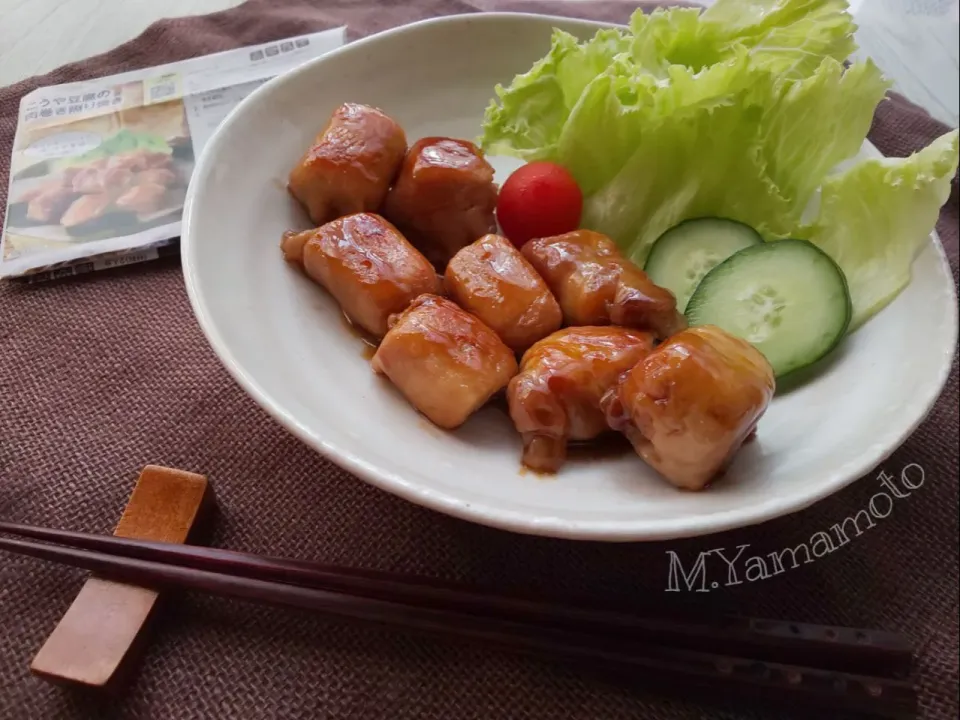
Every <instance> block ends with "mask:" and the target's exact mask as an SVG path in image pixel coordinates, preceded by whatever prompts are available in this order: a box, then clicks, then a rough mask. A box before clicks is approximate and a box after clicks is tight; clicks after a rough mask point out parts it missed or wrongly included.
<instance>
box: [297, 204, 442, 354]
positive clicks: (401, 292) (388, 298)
mask: <svg viewBox="0 0 960 720" xmlns="http://www.w3.org/2000/svg"><path fill="white" fill-rule="evenodd" d="M281 248H282V250H283V254H284V256H285V257H286V258H287V260H289V261H290V262H294V263H297V264H300V265H301V266H302V267H303V270H304V272H306V274H307V275H308V276H309V277H310V278H311V279H312V280H314V281H315V282H317V283H319V284H320V285H322V286H323V287H324V288H326V289H327V291H328V292H329V293H330V294H331V295H333V297H334V299H336V301H337V302H338V303H339V304H340V307H341V308H342V309H343V312H344V314H345V315H346V316H347V317H348V318H349V319H350V321H351V322H352V323H353V324H354V325H357V326H359V327H361V328H363V329H364V330H366V331H367V332H368V333H370V334H371V335H373V336H374V337H377V338H380V337H383V335H384V334H385V333H386V332H387V321H388V319H389V318H390V316H391V315H392V314H394V313H398V312H402V311H403V310H405V309H406V307H407V305H409V304H410V302H411V301H413V299H414V298H416V297H417V296H418V295H421V294H423V293H438V292H440V279H439V278H438V277H437V273H436V272H435V271H434V269H433V266H432V265H431V264H430V263H429V262H427V259H426V258H425V257H423V255H421V254H420V252H419V251H418V250H417V249H416V248H415V247H413V245H411V244H410V243H409V242H407V240H406V238H404V237H403V235H401V234H400V233H399V232H398V231H397V229H396V228H395V227H394V226H393V225H391V224H390V223H389V222H387V221H386V220H384V219H383V218H382V217H380V216H379V215H375V214H373V213H357V214H355V215H348V216H347V217H344V218H339V219H337V220H333V221H332V222H329V223H326V224H325V225H322V226H320V227H318V228H317V229H316V230H307V231H305V232H301V233H288V234H286V235H284V237H283V239H282V241H281Z"/></svg>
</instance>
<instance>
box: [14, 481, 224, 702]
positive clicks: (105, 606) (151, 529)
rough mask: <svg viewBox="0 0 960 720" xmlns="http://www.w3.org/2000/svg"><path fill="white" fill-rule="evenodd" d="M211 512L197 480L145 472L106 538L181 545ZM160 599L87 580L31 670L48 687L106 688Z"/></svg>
mask: <svg viewBox="0 0 960 720" xmlns="http://www.w3.org/2000/svg"><path fill="white" fill-rule="evenodd" d="M213 505H214V497H213V490H212V488H211V486H210V483H209V482H208V481H207V478H205V477H204V476H202V475H196V474H194V473H190V472H185V471H183V470H174V469H172V468H166V467H160V466H156V465H148V466H146V467H145V468H143V471H142V472H141V473H140V478H139V479H138V480H137V485H136V487H135V488H134V490H133V494H132V495H131V496H130V500H129V502H128V503H127V507H126V508H125V509H124V511H123V515H122V516H121V518H120V522H119V523H118V524H117V528H116V530H115V531H114V533H113V534H114V535H115V536H117V537H124V538H134V539H139V540H155V541H159V542H171V543H183V542H186V540H187V539H188V537H190V536H192V535H193V534H194V533H195V532H196V530H197V528H198V527H199V526H200V525H201V524H202V523H203V520H204V517H205V516H207V515H208V514H209V511H211V510H212V509H213ZM159 599H160V596H159V593H157V592H156V591H155V590H149V589H147V588H143V587H139V586H136V585H128V584H124V583H118V582H114V581H111V580H106V579H103V578H99V577H91V578H89V579H88V580H87V581H86V583H84V585H83V587H82V588H81V590H80V592H79V594H78V595H77V597H76V599H75V600H74V601H73V604H72V605H71V606H70V608H69V609H68V610H67V612H66V614H65V615H64V616H63V619H62V620H61V621H60V623H59V624H58V625H57V627H56V628H55V629H54V631H53V632H52V633H51V634H50V637H49V638H47V641H46V642H45V643H44V645H43V647H41V648H40V651H39V652H38V653H37V655H36V657H34V659H33V663H31V665H30V670H31V671H32V672H33V673H34V674H36V675H37V676H38V677H41V678H43V679H44V680H48V681H50V682H55V683H61V684H69V685H79V686H83V687H89V688H100V689H110V688H112V687H113V686H114V685H115V684H116V683H119V682H120V681H121V679H122V677H123V676H124V675H125V674H126V672H127V671H128V670H129V669H130V667H131V666H132V665H133V664H135V663H136V660H137V658H138V657H139V650H140V649H141V648H142V646H143V644H144V638H145V635H146V633H147V632H148V623H149V620H150V618H151V617H152V616H153V614H154V611H155V609H156V607H157V604H158V601H159Z"/></svg>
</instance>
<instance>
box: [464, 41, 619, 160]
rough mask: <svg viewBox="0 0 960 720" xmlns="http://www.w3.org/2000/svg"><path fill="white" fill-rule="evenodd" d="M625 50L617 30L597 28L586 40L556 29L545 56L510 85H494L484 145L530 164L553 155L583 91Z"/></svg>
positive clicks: (494, 152) (486, 116)
mask: <svg viewBox="0 0 960 720" xmlns="http://www.w3.org/2000/svg"><path fill="white" fill-rule="evenodd" d="M626 48H627V41H626V38H625V36H624V34H623V33H621V32H620V31H619V30H600V31H599V32H597V33H596V35H595V36H594V37H593V38H591V39H590V40H588V41H587V42H584V43H580V42H578V41H577V39H576V38H575V37H574V36H573V35H571V34H570V33H567V32H563V31H562V30H555V31H554V33H553V39H552V43H551V47H550V52H549V53H548V54H547V55H546V56H545V57H543V58H542V59H540V60H538V61H537V62H536V63H535V64H534V66H533V67H532V68H531V69H530V70H529V71H528V72H526V73H524V74H523V75H518V76H517V77H516V78H514V80H513V82H512V83H511V84H510V87H509V88H504V87H503V86H502V85H497V86H496V88H495V89H494V92H495V93H496V95H497V99H498V100H499V103H498V102H497V101H494V102H491V103H490V106H489V107H488V108H487V111H486V115H485V117H484V123H483V140H482V143H483V146H484V149H485V150H486V151H487V152H488V153H490V154H498V153H502V154H505V155H513V156H515V157H518V158H521V159H523V160H526V161H528V162H532V161H534V160H543V159H546V158H549V157H551V156H552V155H553V154H554V153H555V152H556V144H557V142H558V141H559V138H560V133H561V131H562V130H563V126H564V124H565V123H566V121H567V118H568V117H569V116H570V112H571V111H572V109H573V107H574V105H576V103H577V102H578V101H579V99H580V95H581V94H582V92H583V89H584V88H585V87H586V86H587V85H588V84H589V83H590V81H592V80H593V79H594V78H595V77H596V76H597V75H599V74H600V73H602V72H604V71H605V70H606V69H607V67H608V66H609V65H610V63H611V62H612V61H613V59H614V58H615V57H616V56H617V55H618V54H619V53H621V52H623V51H625V50H626Z"/></svg>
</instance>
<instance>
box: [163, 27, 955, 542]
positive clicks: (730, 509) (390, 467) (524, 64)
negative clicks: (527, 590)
mask: <svg viewBox="0 0 960 720" xmlns="http://www.w3.org/2000/svg"><path fill="white" fill-rule="evenodd" d="M555 26H559V27H562V28H564V29H566V30H568V31H570V32H572V33H574V34H576V35H579V36H583V37H588V36H590V35H592V34H593V32H594V31H595V30H596V28H597V27H598V26H597V25H596V24H592V23H585V22H578V21H571V20H568V19H561V18H545V17H542V16H533V15H516V14H485V15H468V16H459V17H448V18H443V19H437V20H430V21H426V22H421V23H417V24H414V25H410V26H406V27H403V28H399V29H396V30H392V31H389V32H386V33H383V34H381V35H377V36H375V37H371V38H368V39H365V40H362V41H359V42H355V43H352V44H350V45H348V46H346V47H344V48H342V49H339V50H337V51H334V52H332V53H330V54H329V55H327V56H325V57H323V58H320V59H318V60H316V61H313V62H311V63H308V64H307V65H305V66H302V67H300V68H299V69H296V70H294V71H292V72H289V73H287V74H286V75H283V76H281V77H279V78H277V79H275V80H273V81H271V82H270V83H267V84H266V85H264V86H263V87H262V88H260V89H259V90H258V91H256V92H255V93H253V94H252V95H251V96H250V97H249V98H247V99H246V100H245V101H244V102H243V103H242V104H241V105H240V106H239V107H238V108H236V110H235V111H234V112H233V113H232V114H231V115H230V116H229V118H227V120H226V121H225V122H224V123H223V124H222V125H221V127H220V128H219V130H218V131H217V132H216V134H215V135H214V136H213V138H212V139H211V141H210V142H209V144H208V146H207V148H206V150H205V152H204V153H203V156H202V158H201V159H200V161H199V164H198V165H197V168H196V171H195V174H194V178H193V182H192V184H191V186H190V192H189V197H188V200H187V204H186V210H185V218H184V225H183V246H182V255H183V266H184V274H185V277H186V283H187V288H188V291H189V294H190V299H191V302H192V303H193V308H194V311H195V313H196V315H197V318H198V319H199V322H200V324H201V326H202V328H203V331H204V332H205V333H206V335H207V337H208V339H209V341H210V343H211V344H212V346H213V348H214V350H215V351H216V352H217V354H218V355H219V356H220V358H221V360H222V361H223V363H224V364H225V365H226V367H227V369H228V370H229V371H230V372H231V373H232V374H233V376H234V377H235V378H236V379H237V381H238V382H239V383H240V384H241V385H242V386H243V388H244V389H245V390H246V391H247V392H248V393H249V394H250V395H251V396H252V397H253V398H254V399H255V400H256V401H257V402H258V403H260V405H262V406H263V407H264V408H266V410H267V411H268V412H269V413H270V414H271V415H272V416H273V417H274V418H276V420H278V421H279V422H280V423H282V424H283V425H284V426H285V427H286V428H287V429H288V430H290V431H291V432H292V433H294V434H295V435H296V436H297V437H299V438H300V439H301V440H302V441H303V442H305V443H307V444H308V445H310V446H311V447H313V448H315V449H316V450H317V451H319V452H321V453H323V454H324V455H325V456H327V457H329V458H330V459H331V460H333V461H334V462H336V463H337V464H339V465H341V466H342V467H344V468H346V469H347V470H349V471H351V472H353V473H354V474H356V475H357V476H358V477H360V478H362V479H363V480H366V481H368V482H370V483H372V484H374V485H376V486H377V487H379V488H382V489H384V490H387V491H389V492H391V493H395V494H396V495H398V496H400V497H403V498H406V499H407V500H410V501H412V502H415V503H419V504H421V505H425V506H427V507H430V508H433V509H435V510H438V511H440V512H444V513H448V514H451V515H455V516H458V517H461V518H465V519H467V520H471V521H475V522H478V523H483V524H486V525H491V526H494V527H499V528H504V529H509V530H513V531H519V532H525V533H534V534H539V535H551V536H558V537H567V538H580V539H592V540H610V541H626V540H658V539H667V538H675V537H683V536H691V535H701V534H706V533H711V532H716V531H720V530H725V529H729V528H733V527H738V526H743V525H749V524H753V523H758V522H761V521H764V520H768V519H770V518H774V517H777V516H780V515H784V514H786V513H790V512H794V511H796V510H799V509H801V508H803V507H805V506H808V505H810V504H811V503H813V502H815V501H817V500H819V499H821V498H824V497H826V496H828V495H830V494H831V493H834V492H836V491H837V490H839V489H841V488H842V487H844V486H845V485H847V484H848V483H850V482H852V481H853V480H855V479H856V478H858V477H860V476H862V475H864V474H865V473H868V472H869V471H870V470H871V469H872V468H874V467H875V466H877V465H878V464H879V463H880V462H881V461H882V460H883V459H884V458H885V457H887V455H889V454H890V453H891V452H892V451H893V450H894V449H895V448H896V447H897V446H898V445H900V444H901V443H902V442H903V441H904V440H905V439H906V437H907V436H908V435H909V434H910V433H911V431H913V430H914V428H916V426H917V425H918V424H919V423H920V421H921V420H922V419H923V417H924V416H925V415H926V413H927V412H928V411H929V409H930V407H931V406H932V405H933V403H934V401H935V400H936V398H937V396H938V395H939V393H940V391H941V389H942V387H943V385H944V383H945V381H946V378H947V374H948V372H949V369H950V363H951V359H952V356H953V353H954V349H955V347H956V342H957V309H956V302H957V301H956V296H955V292H954V287H953V281H952V279H951V275H950V270H949V267H948V265H947V262H946V259H945V257H944V254H943V250H942V248H941V247H940V244H939V242H938V241H937V240H936V238H935V237H932V238H931V240H930V242H929V244H928V245H927V246H926V247H925V248H924V250H923V252H922V253H921V254H920V256H919V257H918V258H917V260H916V262H915V264H914V268H913V272H914V280H913V282H912V284H911V285H910V286H909V287H908V288H907V289H906V290H905V291H904V292H903V293H902V294H901V295H900V296H899V297H898V298H897V299H896V301H895V302H893V303H892V304H891V305H890V306H888V307H887V308H886V309H885V310H884V311H883V312H881V313H880V314H879V315H877V316H876V317H874V318H873V319H872V320H871V321H870V322H868V323H867V324H866V325H865V326H864V327H863V328H862V329H860V330H859V331H858V332H857V333H855V334H854V335H852V336H851V337H849V338H848V339H847V340H846V341H845V342H844V344H843V345H842V347H841V349H839V350H838V351H837V352H835V353H834V357H833V361H832V362H831V363H830V364H829V366H828V367H826V368H824V369H823V371H822V372H821V373H820V374H819V375H818V376H817V377H816V378H815V380H813V381H812V382H809V383H808V384H806V385H804V386H802V387H800V388H799V389H796V390H795V391H793V392H790V393H787V394H784V395H782V396H779V397H777V398H776V399H775V400H774V401H773V403H772V405H771V407H770V409H769V411H768V412H767V415H766V416H765V417H764V418H763V420H762V422H761V424H760V426H759V435H758V440H757V442H754V443H750V444H749V445H748V446H747V447H745V448H744V449H743V450H742V451H741V452H740V453H739V455H738V456H737V459H736V461H735V463H734V464H733V466H732V467H731V469H730V471H729V473H728V476H727V477H726V479H725V480H724V481H723V482H721V483H718V484H717V485H716V486H714V487H712V488H711V489H709V490H708V491H706V492H702V493H698V494H691V493H684V492H678V491H677V490H675V489H673V488H672V487H671V486H669V485H668V484H666V483H665V482H664V481H662V480H660V479H658V477H657V476H656V475H654V473H653V472H652V471H651V470H650V469H649V468H648V467H646V466H645V465H644V464H643V463H642V462H641V461H640V459H639V458H637V457H635V456H632V455H630V456H622V457H617V458H608V459H602V460H594V461H580V462H576V461H575V462H571V463H570V464H568V465H567V466H566V467H564V468H563V470H562V472H561V473H560V474H559V475H558V476H557V477H555V478H553V479H550V480H544V479H540V478H538V477H537V476H535V475H533V474H524V473H522V472H521V470H520V463H519V457H520V441H519V437H518V436H517V434H516V432H515V431H514V429H513V428H512V426H511V424H510V422H509V419H508V418H507V417H506V415H505V414H503V412H502V411H500V410H497V409H495V408H493V407H488V408H486V409H484V410H482V411H481V412H479V413H477V414H476V415H475V416H473V417H472V418H471V419H470V420H469V421H468V423H467V424H466V425H465V426H464V427H462V428H461V429H460V430H459V431H457V432H452V433H451V432H444V431H441V430H440V429H438V428H436V427H434V426H432V425H431V424H430V423H429V422H428V421H426V420H425V419H423V418H422V417H421V416H419V415H418V414H417V413H416V411H414V409H413V408H412V407H411V406H410V405H408V404H407V403H406V402H405V401H404V400H402V399H401V397H400V396H399V394H398V393H397V392H396V391H395V390H394V389H393V388H392V387H391V386H390V385H389V384H388V383H387V382H386V381H383V380H381V379H380V378H378V377H376V376H375V375H374V374H373V372H372V371H371V369H370V366H369V363H368V361H367V359H366V358H365V357H364V348H363V346H362V344H361V342H360V340H359V339H358V338H357V337H355V336H354V335H352V334H351V333H350V332H348V330H347V329H346V328H345V325H344V322H343V320H342V319H341V318H342V316H341V313H340V311H339V309H338V308H337V305H336V304H335V303H334V302H333V300H332V299H331V298H330V297H329V296H328V295H326V294H325V293H324V292H323V291H322V290H321V289H320V288H318V287H317V286H316V285H314V284H312V283H311V282H310V281H309V280H307V279H306V278H305V277H303V276H302V275H301V274H300V273H298V272H296V271H295V270H293V269H291V267H289V266H288V265H287V264H286V263H284V262H283V260H282V258H281V254H280V250H279V248H278V241H279V238H280V235H281V233H282V232H283V231H284V230H287V229H289V228H296V227H307V224H306V222H305V216H304V215H303V214H302V212H301V211H300V209H299V208H298V207H297V206H296V204H295V203H294V202H293V201H292V200H291V199H290V198H289V197H288V195H287V193H286V191H285V181H286V177H287V174H288V172H289V170H290V168H291V167H292V166H293V165H294V163H295V162H296V161H297V159H298V158H299V156H300V155H301V153H302V152H303V151H304V148H306V147H308V145H309V144H310V141H311V139H312V138H313V136H314V135H315V133H316V132H318V130H319V129H320V128H321V127H322V126H323V125H324V124H325V122H326V120H327V118H328V116H329V114H330V113H331V112H332V111H333V109H334V108H335V107H336V106H337V105H338V104H340V103H342V102H346V101H350V102H359V103H368V104H372V105H375V106H378V107H381V108H383V109H384V110H385V111H386V112H387V113H389V114H390V115H391V116H393V117H394V118H396V119H397V121H399V122H400V123H401V124H402V126H403V127H404V128H405V130H406V132H407V136H408V139H409V140H410V141H411V142H412V141H413V140H415V139H417V138H419V137H423V136H427V135H447V136H453V137H463V138H468V139H473V138H475V137H476V136H477V135H478V134H479V130H480V121H481V118H482V116H483V111H484V108H485V107H486V106H487V104H488V102H489V101H490V99H491V96H492V94H493V88H494V85H495V84H496V83H497V82H503V83H508V82H509V81H510V80H511V79H512V77H513V76H514V75H515V74H516V73H518V72H525V71H526V70H527V69H528V68H529V67H530V65H531V64H532V63H533V62H534V61H535V60H536V59H537V58H539V57H541V56H542V55H543V54H544V53H545V52H546V51H547V50H548V48H549V41H550V33H551V29H552V28H553V27H555ZM869 151H870V150H869V149H866V150H865V152H869ZM873 152H876V151H873ZM493 162H494V164H495V166H496V167H497V169H498V180H499V181H500V182H502V181H503V179H504V178H505V177H506V175H507V174H508V173H509V171H510V170H512V169H513V168H515V167H516V166H517V163H516V162H515V161H510V160H504V161H501V159H500V158H494V159H493ZM238 442H242V438H238Z"/></svg>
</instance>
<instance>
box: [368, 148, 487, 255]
mask: <svg viewBox="0 0 960 720" xmlns="http://www.w3.org/2000/svg"><path fill="white" fill-rule="evenodd" d="M496 206H497V186H496V184H494V182H493V167H492V166H491V165H490V163H488V162H487V161H486V160H485V159H484V158H483V154H482V153H481V151H480V150H479V148H477V146H476V145H474V144H473V143H471V142H468V141H466V140H456V139H453V138H443V137H428V138H423V139H422V140H418V141H417V142H416V143H414V144H413V145H412V146H411V147H410V150H409V151H408V152H407V155H406V157H405V158H404V161H403V166H402V167H401V169H400V174H399V175H398V176H397V180H396V183H395V184H394V186H393V188H391V190H390V193H389V194H388V195H387V200H386V202H385V203H384V207H383V215H384V217H386V218H387V219H388V220H390V221H391V222H392V223H394V224H395V225H396V226H397V227H398V228H400V230H401V232H403V233H404V235H406V236H407V237H408V238H410V242H412V243H413V244H414V245H415V246H417V247H418V248H420V250H421V251H423V254H424V255H426V256H427V259H428V260H430V262H432V263H433V264H434V265H435V266H436V267H437V270H439V271H440V272H441V273H442V272H443V271H444V269H445V268H446V266H447V263H448V262H449V261H450V258H452V257H453V256H454V255H455V254H456V252H457V251H458V250H459V249H460V248H462V247H465V246H467V245H469V244H470V243H472V242H473V241H474V240H477V239H478V238H480V237H481V236H483V235H487V234H488V233H494V232H496V231H497V221H496V216H495V214H494V211H495V210H496Z"/></svg>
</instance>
